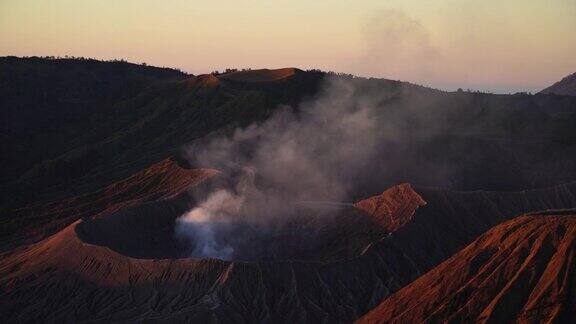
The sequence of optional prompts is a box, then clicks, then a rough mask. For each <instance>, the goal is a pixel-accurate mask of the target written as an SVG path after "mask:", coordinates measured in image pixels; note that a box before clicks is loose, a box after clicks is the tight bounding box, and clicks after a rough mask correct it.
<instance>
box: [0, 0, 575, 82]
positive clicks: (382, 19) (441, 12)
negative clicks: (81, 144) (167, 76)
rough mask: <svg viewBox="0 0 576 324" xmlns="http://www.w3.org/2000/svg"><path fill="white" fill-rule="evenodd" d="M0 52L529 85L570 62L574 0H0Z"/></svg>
mask: <svg viewBox="0 0 576 324" xmlns="http://www.w3.org/2000/svg"><path fill="white" fill-rule="evenodd" d="M0 55H18V56H24V55H60V56H63V55H74V56H85V57H95V58H104V59H108V58H125V59H127V60H129V61H133V62H147V63H148V64H152V65H160V66H169V67H178V68H181V69H183V70H185V71H187V72H190V73H194V74H197V73H206V72H210V71H212V70H216V69H223V68H226V67H239V68H242V67H252V68H260V67H269V68H276V67H287V66H295V67H300V68H320V69H325V70H333V71H337V72H349V73H353V74H357V75H362V76H375V77H385V78H390V79H398V80H407V81H412V82H415V83H421V84H426V85H431V86H433V87H438V88H443V89H454V88H457V87H463V88H473V89H481V90H488V91H495V92H511V91H512V92H513V91H518V90H526V91H534V90H539V89H541V88H543V87H545V86H547V85H549V84H550V83H553V82H555V81H557V80H559V79H560V78H561V77H563V76H566V75H568V74H570V73H573V72H576V59H575V58H576V0H484V1H479V0H434V1H432V0H402V1H400V0H389V1H384V0H308V1H305V0H212V1H190V0H189V1H185V0H116V1H115V0H51V1H48V0H35V1H33V0H0Z"/></svg>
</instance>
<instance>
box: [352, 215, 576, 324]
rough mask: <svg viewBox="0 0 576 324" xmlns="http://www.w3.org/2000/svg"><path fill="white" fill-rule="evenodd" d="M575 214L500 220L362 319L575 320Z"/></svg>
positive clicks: (527, 321)
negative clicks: (501, 221) (500, 221)
mask: <svg viewBox="0 0 576 324" xmlns="http://www.w3.org/2000/svg"><path fill="white" fill-rule="evenodd" d="M575 248H576V215H575V214H574V210H568V211H559V212H554V211H550V212H546V213H543V214H539V213H535V214H529V215H525V216H521V217H518V218H515V219H512V220H509V221H507V222H504V223H503V224H500V225H498V226H496V227H494V228H492V229H491V230H489V231H488V232H487V233H485V234H484V235H482V236H481V237H479V238H478V239H477V240H475V241H474V242H473V243H472V244H470V245H468V246H467V247H466V248H465V249H463V250H462V251H460V252H458V253H457V254H456V255H454V256H453V257H451V258H450V259H448V260H447V261H445V262H444V263H442V264H441V265H439V266H437V267H436V268H434V269H433V270H431V271H430V272H428V273H426V274H425V275H423V276H422V277H420V278H418V279H417V280H416V281H414V282H413V283H411V284H410V285H409V286H407V287H405V288H403V289H402V290H400V291H398V292H397V293H396V294H394V295H393V296H392V297H390V298H388V299H387V300H385V301H384V302H383V303H382V304H380V305H379V306H378V307H376V308H375V309H374V310H372V311H370V312H369V313H368V314H367V315H365V316H363V317H362V318H361V319H360V320H359V321H358V322H359V323H440V322H442V323H446V322H448V323H462V322H465V323H472V322H482V323H485V322H489V323H513V322H514V323H543V322H546V323H572V322H574V320H575V319H576V300H575V293H576V281H575V278H576V259H575Z"/></svg>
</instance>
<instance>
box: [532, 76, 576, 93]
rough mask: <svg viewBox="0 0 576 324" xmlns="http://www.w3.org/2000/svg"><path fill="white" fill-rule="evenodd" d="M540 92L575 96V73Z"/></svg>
mask: <svg viewBox="0 0 576 324" xmlns="http://www.w3.org/2000/svg"><path fill="white" fill-rule="evenodd" d="M540 93H545V94H546V93H550V94H556V95H563V96H576V73H574V74H571V75H569V76H567V77H565V78H563V79H562V80H560V81H558V82H556V83H554V84H553V85H551V86H550V87H548V88H546V89H544V90H542V91H541V92H540Z"/></svg>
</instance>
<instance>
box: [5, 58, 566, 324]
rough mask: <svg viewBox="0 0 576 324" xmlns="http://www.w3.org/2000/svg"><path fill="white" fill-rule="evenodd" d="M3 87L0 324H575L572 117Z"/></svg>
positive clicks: (259, 93)
mask: <svg viewBox="0 0 576 324" xmlns="http://www.w3.org/2000/svg"><path fill="white" fill-rule="evenodd" d="M0 68H2V72H3V73H0V94H2V95H3V96H2V97H3V100H1V101H0V120H2V121H3V123H0V133H1V134H2V135H1V136H0V145H1V146H2V148H3V155H2V159H1V160H0V166H1V167H0V170H2V173H1V174H0V179H1V183H0V192H1V193H2V195H0V213H1V216H2V217H0V225H2V226H1V227H0V234H1V235H0V296H2V298H0V314H1V315H2V319H3V322H7V323H22V322H89V321H90V322H201V323H203V322H210V323H230V322H232V323H237V322H238V323H270V322H273V323H276V322H278V323H295V322H296V323H318V322H322V323H350V322H353V321H356V320H360V321H367V322H381V321H392V322H399V323H400V322H402V323H403V322H442V321H456V322H457V321H492V322H509V321H518V322H523V321H528V322H530V321H533V322H537V321H552V320H556V321H560V322H562V321H564V322H571V321H573V315H572V314H574V301H573V300H572V296H573V280H572V279H571V278H572V277H573V268H574V267H573V264H574V260H573V251H572V249H573V247H574V228H575V225H574V222H573V219H574V216H573V215H574V208H576V182H574V180H575V179H576V167H575V166H576V159H575V158H574V157H575V156H576V141H574V136H573V125H574V123H573V121H576V111H575V110H574V108H575V107H576V97H574V96H559V95H550V94H536V95H528V94H525V95H524V94H518V95H493V94H484V93H471V92H455V93H450V92H444V91H439V90H435V89H430V88H426V87H422V86H418V85H414V84H410V83H406V82H398V81H392V80H384V79H366V78H358V77H353V76H349V75H342V74H336V73H330V72H321V71H318V70H310V71H304V70H299V69H296V68H286V69H278V70H269V69H262V70H243V71H236V70H229V71H228V72H226V73H222V74H221V73H213V74H205V75H189V74H186V73H182V72H180V71H176V70H171V69H166V68H155V67H151V66H144V65H136V64H130V63H127V62H122V61H118V62H102V61H96V60H90V59H83V60H76V59H66V60H59V59H43V58H14V57H8V58H0ZM15 89H17V91H16V90H15ZM343 106H344V107H343ZM348 106H350V107H351V108H350V107H348ZM343 108H346V109H343ZM348 108H350V109H348ZM335 112H336V113H337V114H335V115H334V113H335ZM310 120H311V121H312V122H309V123H307V121H310ZM286 125H288V126H291V127H286ZM287 130H288V131H287ZM269 138H272V139H275V140H274V141H265V140H262V139H269ZM246 139H249V140H248V141H246ZM358 139H361V140H358ZM310 143H313V144H317V145H310ZM258 145H260V146H263V147H265V149H263V150H258V148H259V146H258ZM206 147H209V148H211V149H210V150H202V149H197V148H206ZM223 153H226V154H223ZM238 170H253V171H254V174H257V175H258V176H256V180H254V181H253V186H254V188H252V189H257V190H255V191H256V192H257V193H266V194H265V195H248V194H246V195H244V196H243V195H242V194H243V191H242V188H241V187H242V186H243V184H242V183H243V182H242V181H239V179H238V174H241V173H242V172H239V171H238ZM286 188H288V189H289V190H284V189H286ZM220 190H223V191H225V192H227V193H228V194H230V195H232V196H233V197H235V198H238V197H239V199H240V198H241V199H240V200H241V201H242V202H245V204H247V205H250V204H251V203H253V202H256V203H253V204H251V205H250V206H249V207H254V206H256V207H257V208H252V209H250V208H246V209H238V210H240V211H237V210H236V209H234V208H232V209H231V210H232V212H230V213H229V214H227V215H226V217H224V218H222V217H214V218H210V217H198V218H197V220H200V221H198V222H192V223H191V224H190V223H189V224H184V225H185V226H183V227H179V225H182V224H183V223H186V222H185V220H186V219H187V216H190V214H191V213H192V214H193V216H198V215H196V214H194V212H195V211H198V210H199V209H200V210H206V206H207V205H209V204H207V201H208V200H209V198H210V197H212V196H213V194H214V193H215V192H219V191H220ZM278 192H280V194H278ZM271 194H276V195H271ZM271 196H273V198H274V199H270V197H271ZM250 199H254V200H250ZM208 211H210V210H208ZM216 211H218V210H216ZM251 212H252V213H254V214H250V213H251ZM254 215H257V217H255V216H254ZM201 216H202V215H201ZM192 218H193V217H192ZM255 218H256V219H257V221H253V220H254V219H255ZM272 220H274V221H272ZM186 226H192V228H190V227H186ZM194 226H196V227H195V228H194ZM182 229H184V230H182ZM186 229H189V231H188V232H186V231H185V230H186ZM182 232H186V233H185V235H181V234H182ZM206 232H208V233H209V234H210V235H212V236H211V237H209V238H210V239H212V240H213V241H215V242H216V243H217V244H221V245H222V246H224V247H225V248H228V247H230V248H231V250H226V251H228V252H229V253H227V254H226V255H222V254H215V253H198V251H199V250H200V251H202V249H199V248H198V247H199V246H200V247H201V246H202V244H204V243H205V242H206V240H205V237H203V236H202V235H201V234H204V235H205V234H206ZM210 235H206V236H210ZM208 246H209V247H210V245H208ZM208 252H210V251H208Z"/></svg>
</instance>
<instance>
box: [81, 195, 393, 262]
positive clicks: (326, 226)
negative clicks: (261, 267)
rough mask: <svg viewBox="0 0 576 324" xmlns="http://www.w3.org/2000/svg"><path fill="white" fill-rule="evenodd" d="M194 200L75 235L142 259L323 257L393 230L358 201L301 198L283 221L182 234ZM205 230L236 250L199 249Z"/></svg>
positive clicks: (149, 207) (133, 211)
mask: <svg viewBox="0 0 576 324" xmlns="http://www.w3.org/2000/svg"><path fill="white" fill-rule="evenodd" d="M192 200H193V199H191V198H190V196H188V195H180V196H178V197H175V198H172V199H168V200H162V201H156V202H150V203H145V204H141V205H137V206H134V207H129V208H126V209H122V210H119V211H117V212H115V213H111V214H108V215H105V216H102V217H96V218H90V219H84V220H83V221H82V222H80V223H78V225H77V226H76V228H75V230H76V234H77V235H78V237H79V239H80V240H82V241H83V242H85V243H88V244H92V245H98V246H102V247H106V248H109V249H110V250H113V251H115V252H117V253H119V254H122V255H125V256H128V257H132V258H138V259H174V258H177V259H181V258H203V257H214V258H221V259H225V260H227V261H281V260H300V261H320V262H322V261H335V260H341V259H349V258H353V257H355V256H359V255H361V254H362V253H363V251H365V250H366V249H367V248H368V247H369V246H370V245H371V244H372V243H374V242H376V241H378V240H380V239H382V238H383V237H385V236H386V235H387V234H388V233H389V232H388V230H387V229H386V228H385V227H384V226H381V225H379V224H377V223H376V222H375V220H374V218H373V217H371V215H369V214H368V213H366V212H365V211H363V210H362V209H360V208H358V207H356V206H355V205H353V204H346V203H331V202H298V203H294V204H287V207H286V208H287V209H290V210H291V211H290V215H291V216H290V217H289V218H288V220H285V221H282V222H270V223H261V224H254V223H251V222H249V221H246V220H244V218H243V217H241V216H239V217H238V219H237V220H234V219H232V220H229V221H211V222H208V223H202V224H184V225H180V226H181V227H182V226H184V231H186V232H187V234H186V235H182V234H180V235H178V232H177V230H176V229H177V227H178V224H177V223H178V218H179V217H181V216H182V215H184V214H185V213H186V212H187V211H188V210H190V209H193V208H194V207H195V205H196V202H194V201H192ZM271 217H275V216H273V215H271ZM186 227H190V228H191V229H190V230H187V229H186ZM206 231H209V232H210V234H212V235H216V236H215V237H213V238H212V239H213V240H214V244H216V245H217V247H220V248H224V247H229V249H231V251H230V253H229V255H228V256H226V257H223V256H220V255H218V254H216V253H210V252H208V253H207V254H206V253H200V254H199V253H198V252H197V251H199V248H198V245H200V244H202V242H201V240H205V238H204V237H202V236H203V233H205V232H206Z"/></svg>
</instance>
